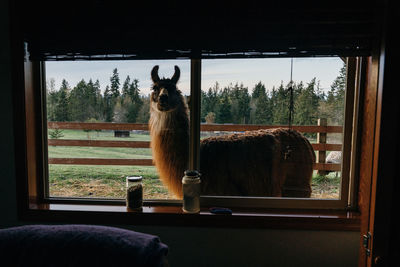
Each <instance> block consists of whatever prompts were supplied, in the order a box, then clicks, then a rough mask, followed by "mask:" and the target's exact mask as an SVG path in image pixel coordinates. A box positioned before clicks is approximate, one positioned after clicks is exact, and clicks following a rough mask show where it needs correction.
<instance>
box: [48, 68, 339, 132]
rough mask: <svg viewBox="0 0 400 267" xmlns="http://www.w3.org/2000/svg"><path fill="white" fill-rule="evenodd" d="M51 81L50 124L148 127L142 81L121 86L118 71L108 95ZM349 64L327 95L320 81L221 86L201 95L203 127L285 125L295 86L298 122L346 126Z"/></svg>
mask: <svg viewBox="0 0 400 267" xmlns="http://www.w3.org/2000/svg"><path fill="white" fill-rule="evenodd" d="M54 84H55V82H54V80H53V79H51V80H50V81H49V82H48V85H47V87H48V90H47V116H48V120H49V121H78V122H97V121H102V122H128V123H147V121H148V119H149V101H150V96H149V95H147V96H143V95H141V94H140V89H139V81H138V80H137V79H132V80H131V78H130V77H129V76H127V77H126V78H125V80H124V82H123V83H122V86H121V83H120V77H119V74H118V69H116V68H115V69H114V70H113V72H112V75H111V77H110V84H109V85H107V86H106V88H105V90H104V92H102V90H101V89H100V83H99V81H98V80H96V81H95V82H93V81H92V80H91V79H90V80H89V81H88V82H86V81H85V80H81V81H80V82H79V83H78V84H77V85H76V86H74V87H73V88H71V87H70V85H69V84H68V82H67V81H66V80H65V79H64V80H63V81H62V83H61V87H60V88H59V90H56V89H55V88H54V87H55V86H54ZM345 85H346V66H345V65H343V67H342V68H341V70H340V73H339V75H338V77H337V78H336V79H335V80H334V82H333V83H332V85H331V86H330V89H329V90H328V91H327V92H325V91H323V90H322V89H321V88H320V85H319V83H318V82H317V80H316V78H313V79H312V80H311V81H309V82H306V83H304V82H303V81H301V82H298V83H293V84H290V83H288V84H285V85H284V84H283V82H282V83H281V84H280V85H279V86H278V87H273V88H271V89H270V90H267V88H266V87H265V85H264V84H263V83H262V82H258V83H257V84H255V85H254V87H253V88H251V90H249V88H248V87H245V86H243V84H238V83H236V84H230V85H228V86H225V87H223V88H221V87H220V85H219V84H218V82H216V83H215V85H214V86H212V87H211V88H209V89H208V90H207V91H202V92H201V120H202V122H204V123H232V124H268V125H282V124H283V125H285V124H288V120H289V105H290V101H289V100H290V97H289V87H290V86H292V88H293V109H294V115H293V124H294V125H315V124H316V123H317V119H318V118H327V119H328V124H330V125H342V124H343V118H344V108H343V107H344V95H345Z"/></svg>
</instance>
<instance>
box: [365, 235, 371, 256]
mask: <svg viewBox="0 0 400 267" xmlns="http://www.w3.org/2000/svg"><path fill="white" fill-rule="evenodd" d="M370 240H371V233H370V232H367V234H365V235H363V247H364V248H365V253H366V254H367V257H369V256H370V255H371V249H370V248H369V244H370Z"/></svg>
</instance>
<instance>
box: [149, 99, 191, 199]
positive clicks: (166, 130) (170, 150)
mask: <svg viewBox="0 0 400 267" xmlns="http://www.w3.org/2000/svg"><path fill="white" fill-rule="evenodd" d="M180 101H181V103H180V105H178V106H177V107H176V108H175V109H173V110H170V111H168V112H162V111H159V110H158V108H157V104H156V103H155V102H151V104H150V120H149V128H150V135H151V148H152V153H153V161H154V163H155V165H156V167H157V170H158V172H159V175H160V178H161V180H162V182H163V183H164V184H165V185H167V187H168V190H169V191H170V192H172V193H173V194H175V195H176V196H177V197H182V183H181V180H182V177H183V175H184V171H185V170H186V169H187V167H188V166H187V165H188V155H189V151H188V150H189V119H188V107H187V104H186V102H185V100H184V99H183V97H181V99H180Z"/></svg>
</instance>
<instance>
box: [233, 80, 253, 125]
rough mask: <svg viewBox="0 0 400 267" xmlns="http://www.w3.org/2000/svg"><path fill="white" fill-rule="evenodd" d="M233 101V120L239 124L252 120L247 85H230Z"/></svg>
mask: <svg viewBox="0 0 400 267" xmlns="http://www.w3.org/2000/svg"><path fill="white" fill-rule="evenodd" d="M228 89H229V90H230V99H231V103H232V110H231V113H232V120H233V121H232V122H233V123H238V124H245V123H248V122H249V120H250V95H249V90H248V89H247V87H244V86H243V84H240V85H239V84H235V85H234V86H233V87H228Z"/></svg>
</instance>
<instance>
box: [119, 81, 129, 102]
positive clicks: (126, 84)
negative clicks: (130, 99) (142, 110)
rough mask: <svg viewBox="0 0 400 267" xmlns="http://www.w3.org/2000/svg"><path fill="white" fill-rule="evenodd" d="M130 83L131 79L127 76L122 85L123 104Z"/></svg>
mask: <svg viewBox="0 0 400 267" xmlns="http://www.w3.org/2000/svg"><path fill="white" fill-rule="evenodd" d="M130 83H131V78H130V77H129V75H128V76H126V79H125V81H124V84H123V85H122V101H121V102H123V101H124V99H125V98H126V97H127V96H128V91H129V86H130Z"/></svg>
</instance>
